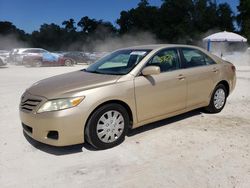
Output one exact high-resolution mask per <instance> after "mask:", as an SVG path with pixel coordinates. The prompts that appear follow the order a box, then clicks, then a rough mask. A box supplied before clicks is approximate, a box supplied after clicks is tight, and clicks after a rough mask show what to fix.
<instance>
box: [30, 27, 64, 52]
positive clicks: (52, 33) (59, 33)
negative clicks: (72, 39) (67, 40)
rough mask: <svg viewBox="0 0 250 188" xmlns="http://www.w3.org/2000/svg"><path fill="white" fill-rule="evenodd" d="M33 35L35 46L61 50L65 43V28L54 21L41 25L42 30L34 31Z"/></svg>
mask: <svg viewBox="0 0 250 188" xmlns="http://www.w3.org/2000/svg"><path fill="white" fill-rule="evenodd" d="M31 36H32V42H33V45H34V46H36V47H41V48H45V49H48V50H59V49H60V47H61V46H62V44H63V43H64V38H63V30H62V28H60V26H58V25H56V24H54V23H52V24H43V25H41V27H40V30H39V31H34V32H32V35H31Z"/></svg>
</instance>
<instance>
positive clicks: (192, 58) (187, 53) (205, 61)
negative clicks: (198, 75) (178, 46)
mask: <svg viewBox="0 0 250 188" xmlns="http://www.w3.org/2000/svg"><path fill="white" fill-rule="evenodd" d="M182 53H183V58H184V59H183V60H184V65H185V67H186V68H189V67H198V66H205V65H212V64H215V62H214V61H213V60H212V59H211V58H210V57H208V56H207V55H206V54H204V53H203V52H201V51H199V50H197V49H182Z"/></svg>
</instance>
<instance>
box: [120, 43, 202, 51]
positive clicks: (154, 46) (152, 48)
mask: <svg viewBox="0 0 250 188" xmlns="http://www.w3.org/2000/svg"><path fill="white" fill-rule="evenodd" d="M178 47H179V48H180V47H183V48H196V49H201V48H199V47H197V46H192V45H183V44H151V45H141V46H132V47H128V48H123V50H129V49H134V50H155V49H160V48H178Z"/></svg>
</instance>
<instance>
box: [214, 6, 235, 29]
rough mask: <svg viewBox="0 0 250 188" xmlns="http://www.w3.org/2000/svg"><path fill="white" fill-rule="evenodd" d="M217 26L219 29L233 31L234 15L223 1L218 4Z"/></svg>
mask: <svg viewBox="0 0 250 188" xmlns="http://www.w3.org/2000/svg"><path fill="white" fill-rule="evenodd" d="M217 15H218V26H219V28H220V30H226V31H234V30H235V28H234V25H233V21H234V15H233V11H232V10H231V8H230V6H229V4H228V3H223V4H220V5H219V6H218V9H217Z"/></svg>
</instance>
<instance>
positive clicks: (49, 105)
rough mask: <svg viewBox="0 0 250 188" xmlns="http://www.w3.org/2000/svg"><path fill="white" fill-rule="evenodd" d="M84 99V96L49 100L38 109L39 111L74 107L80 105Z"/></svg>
mask: <svg viewBox="0 0 250 188" xmlns="http://www.w3.org/2000/svg"><path fill="white" fill-rule="evenodd" d="M83 99H84V97H75V98H67V99H55V100H49V101H47V102H46V103H44V104H43V105H42V106H41V107H40V108H39V109H38V111H37V113H42V112H51V111H56V110H63V109H67V108H72V107H75V106H77V105H79V104H80V103H81V102H82V100H83Z"/></svg>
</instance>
